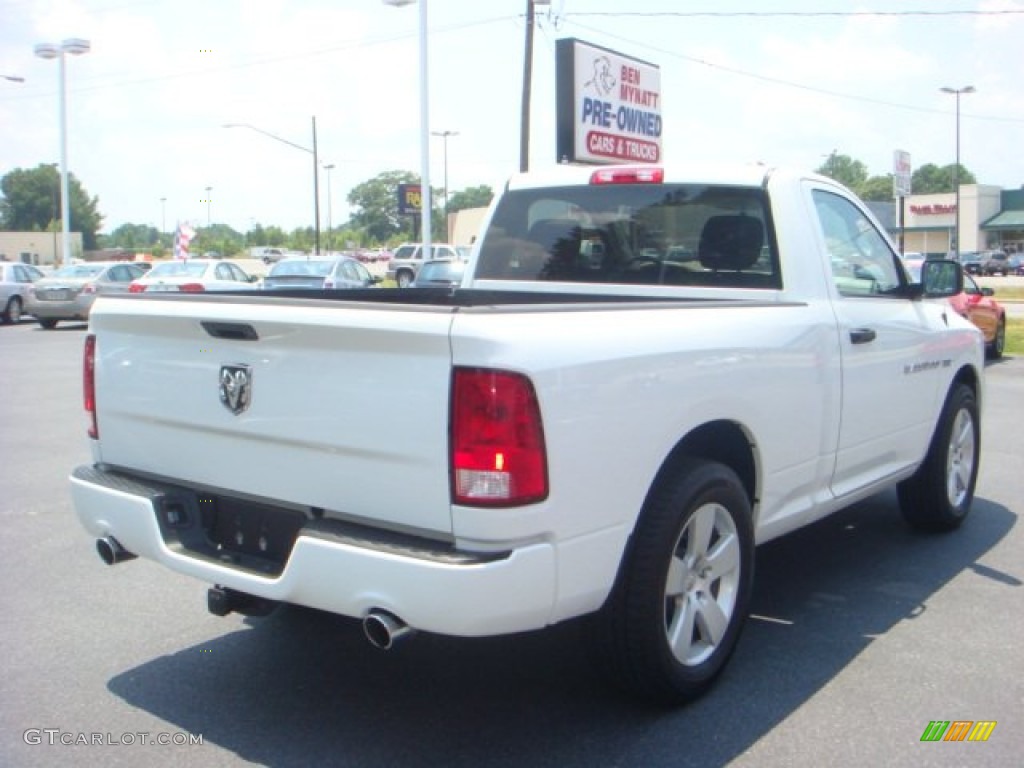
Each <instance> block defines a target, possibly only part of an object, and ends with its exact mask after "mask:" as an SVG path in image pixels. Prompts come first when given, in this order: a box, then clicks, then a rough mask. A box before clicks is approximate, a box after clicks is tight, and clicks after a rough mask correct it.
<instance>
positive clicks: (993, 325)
mask: <svg viewBox="0 0 1024 768" xmlns="http://www.w3.org/2000/svg"><path fill="white" fill-rule="evenodd" d="M906 265H907V271H908V272H909V273H910V276H911V278H913V279H914V280H920V279H921V259H907V260H906ZM994 295H995V291H994V290H992V289H991V288H982V287H980V286H979V285H978V284H977V283H976V282H975V281H974V278H973V277H971V276H970V275H969V274H967V273H966V272H965V273H964V290H963V292H962V293H958V294H957V295H956V296H951V297H950V298H949V299H948V301H949V303H950V304H951V305H952V306H953V309H954V310H955V311H956V313H957V314H958V315H962V316H963V317H966V318H967V319H968V320H970V321H971V322H972V323H974V324H975V325H976V326H978V328H980V329H981V332H982V334H984V336H985V352H986V354H987V355H988V358H989V359H990V360H998V359H999V358H1000V357H1002V356H1003V346H1004V345H1005V344H1006V309H1005V308H1004V307H1003V305H1002V304H1000V303H999V302H998V301H996V300H995V299H994V298H992V297H993V296H994Z"/></svg>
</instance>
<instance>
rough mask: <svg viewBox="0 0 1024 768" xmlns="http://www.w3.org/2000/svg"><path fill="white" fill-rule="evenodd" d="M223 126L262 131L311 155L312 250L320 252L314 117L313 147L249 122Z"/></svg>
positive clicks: (318, 194)
mask: <svg viewBox="0 0 1024 768" xmlns="http://www.w3.org/2000/svg"><path fill="white" fill-rule="evenodd" d="M224 127H225V128H248V129H249V130H250V131H256V133H262V134H263V135H264V136H266V137H268V138H271V139H273V140H274V141H280V142H281V143H282V144H287V145H288V146H289V147H294V148H295V149H301V150H302V151H303V152H308V153H309V154H311V155H312V156H313V217H314V224H315V227H314V230H313V232H314V252H315V253H316V254H317V255H319V254H320V162H319V160H318V159H317V149H316V117H315V116H314V117H313V148H312V149H309V148H308V147H304V146H302V145H301V144H296V143H295V142H294V141H288V139H282V138H281V137H280V136H276V135H274V134H273V133H270V131H264V130H263V129H262V128H257V127H256V126H255V125H249V123H225V124H224Z"/></svg>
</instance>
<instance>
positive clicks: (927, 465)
mask: <svg viewBox="0 0 1024 768" xmlns="http://www.w3.org/2000/svg"><path fill="white" fill-rule="evenodd" d="M980 451H981V426H980V422H979V421H978V401H977V398H976V397H975V395H974V390H972V389H971V388H970V387H968V386H967V385H965V384H955V385H954V386H953V389H952V390H950V393H949V396H948V397H947V398H946V403H945V405H943V407H942V415H941V416H940V417H939V423H938V425H937V426H936V428H935V434H934V435H933V437H932V442H931V445H930V446H929V448H928V453H927V455H926V456H925V459H924V462H923V463H922V464H921V466H920V467H918V470H917V472H916V473H914V475H913V476H912V477H910V478H908V479H907V480H904V481H903V482H902V483H900V485H899V500H900V511H901V512H902V513H903V517H904V518H905V519H906V520H907V522H908V523H910V525H911V526H912V527H914V528H917V529H918V530H922V531H952V530H954V529H955V528H958V527H960V525H961V523H963V521H964V520H965V519H966V518H967V513H968V512H970V510H971V503H972V502H973V501H974V486H975V483H976V482H977V479H978V457H979V455H980Z"/></svg>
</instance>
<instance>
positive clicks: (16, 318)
mask: <svg viewBox="0 0 1024 768" xmlns="http://www.w3.org/2000/svg"><path fill="white" fill-rule="evenodd" d="M0 319H2V320H3V322H5V323H8V324H12V325H17V324H18V323H20V322H21V297H20V296H11V298H10V299H8V301H7V306H6V307H4V311H3V315H2V316H0Z"/></svg>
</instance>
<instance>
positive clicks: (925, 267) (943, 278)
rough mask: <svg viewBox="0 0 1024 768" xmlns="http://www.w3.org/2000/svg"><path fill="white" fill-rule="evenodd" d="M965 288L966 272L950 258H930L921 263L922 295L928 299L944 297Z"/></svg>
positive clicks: (955, 293)
mask: <svg viewBox="0 0 1024 768" xmlns="http://www.w3.org/2000/svg"><path fill="white" fill-rule="evenodd" d="M963 290H964V273H963V270H962V269H961V268H960V265H959V264H958V263H957V262H955V261H951V260H949V259H929V260H926V261H925V262H924V263H923V264H922V265H921V295H922V296H924V298H926V299H944V298H949V297H950V296H956V295H957V294H958V293H962V292H963Z"/></svg>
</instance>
